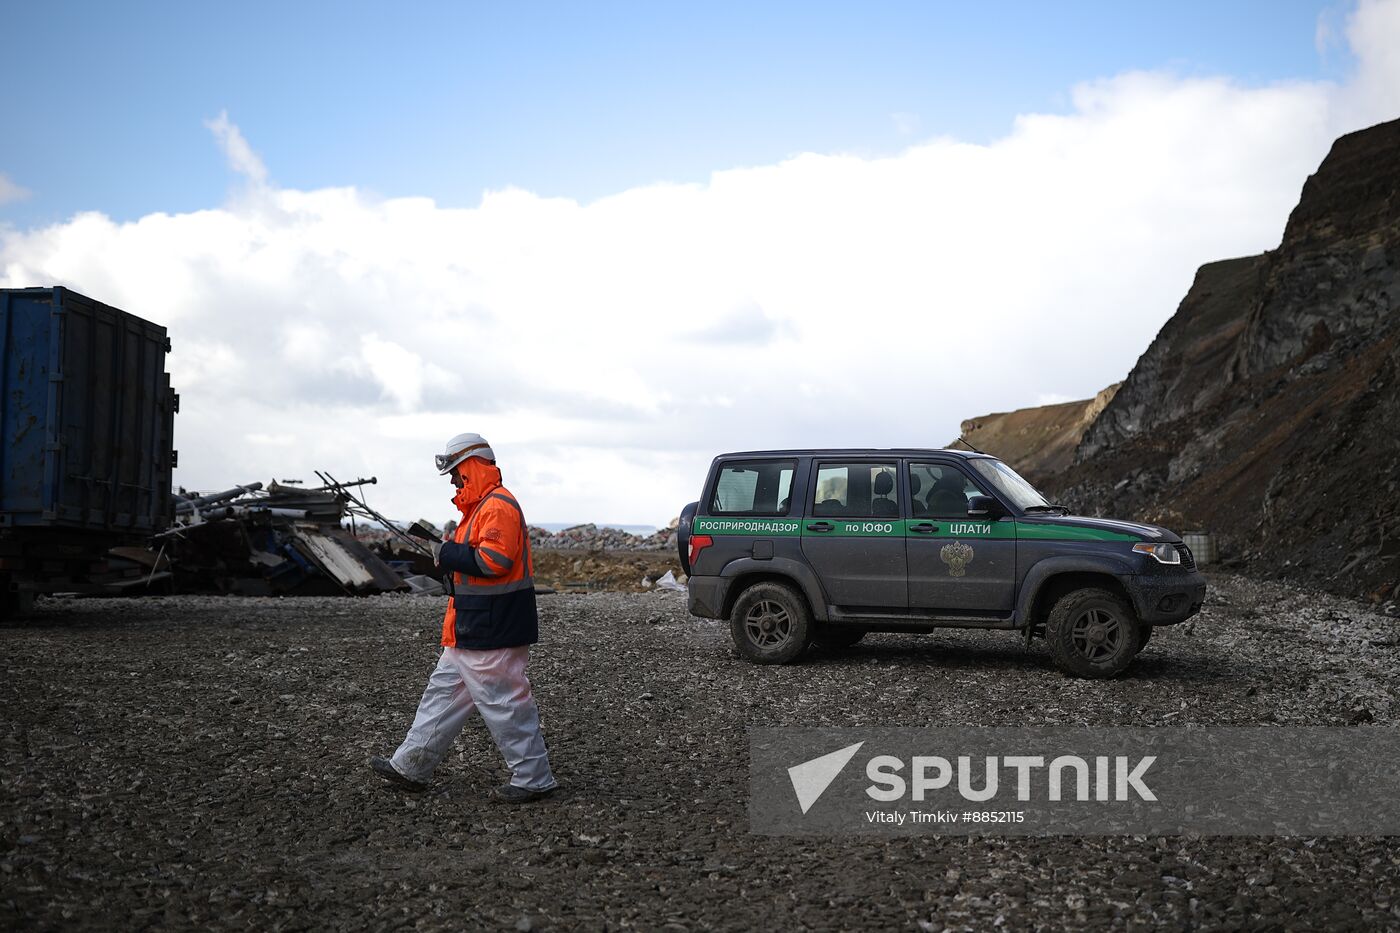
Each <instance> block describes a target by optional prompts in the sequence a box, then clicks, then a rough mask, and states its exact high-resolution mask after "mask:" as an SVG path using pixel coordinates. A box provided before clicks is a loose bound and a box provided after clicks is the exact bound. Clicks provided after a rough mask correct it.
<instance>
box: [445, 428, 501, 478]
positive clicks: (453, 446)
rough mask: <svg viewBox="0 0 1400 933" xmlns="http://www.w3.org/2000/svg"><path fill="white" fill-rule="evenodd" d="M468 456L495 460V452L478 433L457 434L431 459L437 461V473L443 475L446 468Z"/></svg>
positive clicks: (448, 468) (493, 461) (450, 467)
mask: <svg viewBox="0 0 1400 933" xmlns="http://www.w3.org/2000/svg"><path fill="white" fill-rule="evenodd" d="M468 457H480V458H481V459H483V460H490V461H491V462H492V463H495V462H496V452H495V451H494V450H492V449H491V445H490V444H488V443H486V438H484V437H482V436H481V435H480V434H458V435H457V436H456V437H454V438H452V440H450V441H448V442H447V449H446V450H444V451H443V452H442V453H440V454H438V455H436V456H435V457H434V458H433V459H434V460H435V461H437V468H438V473H440V474H444V475H445V474H446V473H447V471H448V470H450V469H452V468H453V467H455V466H456V465H457V464H459V463H461V462H462V461H463V460H465V459H467V458H468Z"/></svg>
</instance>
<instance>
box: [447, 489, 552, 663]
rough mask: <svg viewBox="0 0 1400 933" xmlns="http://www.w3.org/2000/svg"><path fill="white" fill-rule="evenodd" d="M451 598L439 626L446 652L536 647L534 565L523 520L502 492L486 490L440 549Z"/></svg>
mask: <svg viewBox="0 0 1400 933" xmlns="http://www.w3.org/2000/svg"><path fill="white" fill-rule="evenodd" d="M438 565H439V566H441V567H442V568H443V569H444V570H450V571H452V584H453V588H454V591H455V592H454V595H453V597H452V600H451V602H449V603H448V605H447V615H446V617H445V618H443V620H442V643H443V645H445V646H447V647H449V648H474V649H478V650H487V649H492V648H513V647H515V646H516V645H532V644H534V643H535V642H537V641H539V614H538V613H537V612H536V609H535V580H534V576H535V565H534V559H533V558H532V556H531V554H530V533H529V530H528V528H527V527H526V525H525V514H524V512H522V511H521V509H520V504H519V503H518V502H516V501H515V496H513V495H511V493H510V491H509V490H507V489H506V488H505V487H504V486H497V487H495V488H494V489H492V490H490V491H489V492H488V493H487V494H486V495H485V496H484V497H482V499H481V501H480V502H478V503H477V505H476V507H475V508H474V509H473V510H472V513H471V515H470V516H468V517H467V519H466V520H465V521H463V522H462V523H461V524H459V525H458V526H457V531H456V533H455V534H454V535H453V540H452V541H449V542H446V543H445V544H443V546H442V551H441V552H440V553H439V555H438Z"/></svg>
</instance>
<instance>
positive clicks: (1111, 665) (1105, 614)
mask: <svg viewBox="0 0 1400 933" xmlns="http://www.w3.org/2000/svg"><path fill="white" fill-rule="evenodd" d="M1045 641H1046V643H1047V644H1048V645H1049V646H1050V657H1051V658H1053V659H1054V661H1055V666H1056V667H1058V668H1059V669H1060V670H1062V671H1064V672H1065V673H1067V674H1074V675H1075V676H1077V677H1116V676H1118V675H1119V674H1121V673H1123V671H1124V670H1125V669H1126V668H1127V666H1128V664H1129V663H1130V662H1131V661H1132V660H1133V656H1134V655H1136V654H1137V653H1138V651H1139V649H1140V648H1141V645H1142V633H1141V624H1140V623H1139V622H1138V619H1137V615H1136V614H1135V613H1134V612H1133V610H1132V608H1131V607H1130V606H1128V605H1127V604H1126V603H1125V602H1123V600H1122V599H1121V598H1119V597H1118V596H1116V595H1115V594H1113V593H1111V592H1109V591H1108V590H1100V589H1093V588H1090V589H1082V590H1075V591H1074V592H1072V593H1068V594H1066V595H1065V596H1063V597H1061V598H1060V601H1059V602H1057V603H1056V604H1055V608H1054V609H1052V610H1050V618H1049V619H1048V620H1047V622H1046V624H1045Z"/></svg>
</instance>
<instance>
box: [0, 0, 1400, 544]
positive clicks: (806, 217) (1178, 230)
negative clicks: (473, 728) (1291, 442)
mask: <svg viewBox="0 0 1400 933" xmlns="http://www.w3.org/2000/svg"><path fill="white" fill-rule="evenodd" d="M285 6H292V7H294V10H293V11H292V12H288V11H287V10H286V9H284V7H285ZM755 7H759V8H758V9H755ZM972 7H977V8H978V9H984V8H982V7H978V6H977V5H968V4H943V3H936V4H935V3H914V2H911V3H874V4H859V5H849V4H812V3H802V4H778V3H774V4H765V5H761V7H760V5H756V4H752V3H747V4H738V3H736V4H723V3H707V4H702V5H694V6H692V7H689V8H686V9H682V8H680V7H677V6H676V5H672V4H644V3H636V4H622V3H596V4H586V5H585V4H559V5H550V4H541V3H534V4H492V5H485V4H480V5H477V4H473V5H467V4H456V3H453V4H444V5H441V6H434V5H429V4H415V5H412V6H411V7H410V8H409V12H406V13H405V12H403V11H401V10H399V9H397V8H394V9H392V10H391V8H390V7H386V6H383V5H382V4H376V5H366V6H364V7H355V6H353V5H344V4H334V5H332V4H326V5H324V6H317V5H314V4H297V5H284V4H259V3H243V4H238V5H236V6H232V5H231V6H226V7H223V8H219V9H212V8H209V7H207V6H204V5H197V4H195V5H192V4H174V3H171V4H154V3H146V4H136V5H113V4H92V5H83V4H74V3H51V4H33V3H19V2H10V0H3V2H0V28H2V29H3V30H4V32H5V33H6V34H8V35H10V36H22V37H25V38H26V39H27V40H28V41H27V42H25V43H22V44H21V51H19V52H16V51H15V50H14V49H12V50H11V51H10V52H9V53H7V54H6V55H5V56H4V57H3V58H0V127H3V129H0V141H3V145H0V286H3V287H19V286H31V285H55V284H61V285H67V286H70V287H73V288H76V289H78V290H80V291H82V292H84V293H86V294H88V295H91V296H92V297H95V298H98V299H100V300H102V301H105V302H107V303H109V304H114V305H117V306H118V307H121V308H124V309H125V310H128V311H130V312H132V313H135V314H139V315H141V316H143V317H146V318H149V319H151V320H153V321H156V322H158V323H160V324H163V325H165V326H166V327H168V328H169V330H170V333H171V337H172V339H173V342H174V352H173V354H172V355H171V357H170V359H169V368H170V372H171V374H172V377H173V380H174V382H175V384H176V385H177V387H178V389H179V391H180V393H181V397H182V406H181V414H180V415H179V417H178V419H177V426H176V433H177V446H178V447H179V449H180V463H181V468H180V469H179V471H178V472H177V474H176V481H177V482H178V483H180V484H182V485H185V486H186V487H189V488H194V489H208V488H210V487H215V486H218V487H224V486H228V485H230V484H232V483H235V482H248V481H251V480H256V479H262V480H266V479H269V478H272V477H277V478H279V479H280V478H286V477H293V478H310V477H311V476H312V474H311V470H313V469H315V468H323V469H330V470H331V471H332V472H334V473H336V474H337V475H339V476H342V477H345V476H352V475H365V476H368V475H375V476H377V477H379V480H380V485H379V486H377V487H376V488H375V489H374V490H373V493H372V496H371V502H372V504H375V505H377V506H378V507H380V508H381V509H382V510H384V511H387V512H389V513H391V514H393V515H396V516H400V517H404V518H412V517H417V516H425V517H428V518H431V519H434V520H441V519H442V518H444V517H446V515H447V514H448V513H449V511H450V506H448V505H447V499H448V498H450V495H449V494H450V492H451V490H450V488H448V487H447V486H446V484H445V481H443V480H441V479H440V478H438V477H437V476H436V475H435V473H434V472H433V470H432V469H431V456H432V454H433V453H435V452H437V451H438V450H439V449H440V448H441V445H442V443H443V442H444V441H445V440H446V439H447V438H448V437H449V436H451V435H453V434H456V433H458V432H460V431H469V430H470V431H479V432H481V433H483V434H485V435H486V436H487V437H488V438H489V439H490V440H491V442H492V443H493V445H494V446H495V448H496V450H497V452H498V454H499V455H500V457H501V464H502V467H503V468H504V471H505V473H506V478H507V482H508V483H509V484H510V485H511V486H512V487H513V488H514V489H515V491H516V492H517V493H518V494H519V495H520V497H521V499H522V500H523V502H524V504H525V507H526V513H527V515H528V516H529V517H530V519H531V520H532V521H538V522H548V521H590V520H591V521H600V522H601V521H614V522H637V523H649V524H659V523H662V522H665V521H666V520H668V519H669V518H671V517H672V516H674V515H675V514H676V513H677V512H678V511H679V508H680V506H681V505H682V504H683V503H685V502H687V501H689V500H691V499H694V498H695V497H696V493H697V491H698V487H699V485H700V483H701V481H702V479H703V477H704V472H705V467H706V465H707V463H708V461H709V459H710V458H711V457H712V456H713V455H714V454H715V453H717V452H720V451H724V450H736V449H749V448H765V447H780V446H818V445H820V446H831V445H840V446H858V445H878V446H887V445H911V446H938V445H941V444H943V443H945V442H947V441H948V440H949V439H951V438H952V437H953V436H955V435H956V433H957V425H958V423H959V422H960V421H961V420H962V419H964V418H968V417H971V416H974V415H978V414H982V413H985V412H989V411H1004V410H1008V409H1013V408H1019V407H1024V406H1027V405H1034V404H1038V403H1043V402H1046V401H1054V400H1062V399H1068V398H1081V397H1085V396H1088V395H1091V394H1093V393H1094V392H1096V391H1098V390H1099V389H1101V388H1103V386H1105V385H1107V384H1109V383H1111V382H1114V381H1116V380H1118V379H1121V378H1122V377H1123V376H1124V375H1125V374H1126V373H1127V372H1128V370H1129V369H1130V368H1131V367H1132V365H1133V362H1134V361H1135V360H1136V358H1137V356H1138V354H1140V353H1141V352H1142V351H1143V350H1144V349H1145V348H1146V346H1147V344H1148V342H1149V341H1150V340H1151V339H1152V336H1153V335H1154V334H1155V333H1156V332H1157V330H1158V329H1159V328H1160V327H1161V325H1162V324H1163V323H1164V322H1165V321H1166V320H1167V318H1168V317H1169V316H1170V315H1171V313H1172V311H1173V310H1174V309H1175V306H1176V304H1177V303H1178V302H1179V301H1180V299H1181V297H1182V295H1183V294H1184V293H1185V291H1186V289H1187V287H1188V286H1189V285H1190V282H1191V277H1192V275H1193V273H1194V270H1195V268H1196V267H1197V266H1199V265H1200V264H1201V263H1203V262H1208V261H1211V260H1214V259H1221V258H1226V257H1230V256H1237V255H1243V254H1248V253H1253V252H1259V251H1261V250H1265V249H1269V248H1272V247H1273V246H1275V245H1277V242H1278V238H1279V234H1280V232H1281V230H1282V227H1283V223H1284V221H1285V220H1286V218H1287V216H1288V211H1289V210H1290V208H1291V207H1292V206H1293V204H1294V203H1295V202H1296V200H1297V196H1298V192H1299V190H1300V188H1301V186H1302V183H1303V180H1304V179H1305V178H1306V177H1307V175H1308V174H1309V173H1310V172H1311V171H1313V170H1314V169H1315V168H1316V166H1317V163H1318V162H1319V161H1320V160H1321V158H1322V157H1323V156H1324V155H1325V154H1326V152H1327V149H1328V146H1329V145H1330V143H1331V141H1332V140H1333V139H1334V138H1335V137H1336V136H1338V135H1340V134H1341V133H1344V132H1347V131H1350V130H1354V129H1358V128H1361V127H1364V126H1368V125H1371V124H1374V123H1377V122H1380V121H1383V120H1389V119H1395V118H1397V117H1400V0H1386V2H1369V0H1364V2H1361V3H1360V4H1359V5H1356V4H1350V3H1331V4H1327V3H1319V2H1260V3H1243V2H1236V3H1229V4H1221V3H1216V2H1203V3H1182V2H1173V3H1161V4H1158V5H1155V6H1153V5H1148V4H1122V3H1083V4H1068V5H1051V4H1032V3H1028V4H1024V5H1016V4H1011V5H999V6H997V7H996V8H995V11H994V12H993V11H991V9H990V8H985V9H986V11H985V12H980V13H975V12H972V11H971V9H970V8H972ZM1124 8H1128V9H1127V11H1125V9H1124ZM55 49H57V50H60V51H61V52H62V55H61V56H60V57H61V58H62V59H63V61H64V62H66V63H67V64H65V65H63V66H62V67H55V65H56V61H55V59H54V58H53V55H54V50H55ZM23 50H29V51H23Z"/></svg>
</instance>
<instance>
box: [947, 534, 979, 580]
mask: <svg viewBox="0 0 1400 933" xmlns="http://www.w3.org/2000/svg"><path fill="white" fill-rule="evenodd" d="M938 556H939V557H941V558H943V563H945V564H947V565H948V576H950V577H961V576H965V575H966V574H967V565H968V564H970V563H972V558H973V557H974V556H975V555H974V552H973V550H972V547H971V546H970V545H966V544H963V543H962V542H961V541H954V542H953V543H952V544H945V545H943V547H942V549H941V550H939V552H938Z"/></svg>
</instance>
